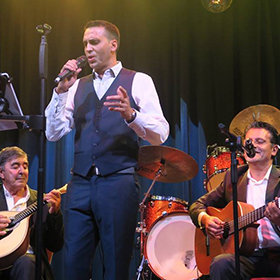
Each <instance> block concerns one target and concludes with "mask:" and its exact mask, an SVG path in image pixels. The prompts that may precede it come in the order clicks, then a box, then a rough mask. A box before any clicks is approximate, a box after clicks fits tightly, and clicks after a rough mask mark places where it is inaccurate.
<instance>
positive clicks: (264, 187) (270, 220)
mask: <svg viewBox="0 0 280 280" xmlns="http://www.w3.org/2000/svg"><path fill="white" fill-rule="evenodd" d="M245 139H246V140H247V139H250V140H251V141H252V144H253V145H254V150H255V155H254V156H253V157H252V156H251V157H248V155H246V154H245V158H246V161H247V163H248V164H246V165H242V166H240V167H238V170H237V177H238V180H237V200H238V203H237V204H238V205H237V206H238V229H239V252H240V258H239V259H240V276H241V279H250V278H251V277H264V276H265V277H275V276H278V277H279V276H280V230H279V229H280V210H279V203H278V199H277V197H279V195H280V170H279V169H277V168H276V166H274V165H273V159H274V158H275V156H276V154H277V152H278V149H279V147H278V144H277V142H278V132H277V130H276V129H275V128H274V127H273V126H272V125H270V124H268V123H266V122H260V121H259V122H254V123H252V124H251V125H250V126H249V128H248V129H247V131H246V133H245ZM279 201H280V200H279ZM189 214H190V216H191V218H192V221H193V223H194V224H195V225H196V227H197V229H196V235H195V254H196V261H197V265H198V269H199V270H200V271H201V272H202V273H203V274H205V275H207V274H209V273H210V279H211V280H217V279H219V280H226V279H236V271H235V255H234V252H235V247H234V223H233V204H232V184H231V172H230V170H228V171H227V172H226V173H225V177H224V180H223V182H222V183H221V184H220V185H219V186H218V187H217V188H216V189H213V190H212V191H211V192H209V193H207V194H205V195H203V196H202V197H201V198H199V199H198V200H197V201H195V202H194V203H193V204H192V205H191V207H190V209H189Z"/></svg>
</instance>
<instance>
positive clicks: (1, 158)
mask: <svg viewBox="0 0 280 280" xmlns="http://www.w3.org/2000/svg"><path fill="white" fill-rule="evenodd" d="M28 165H29V164H28V157H27V154H26V153H25V152H24V151H23V150H21V149H20V148H18V147H7V148H4V149H2V150H1V151H0V178H1V181H2V183H0V279H1V280H6V279H17V280H19V279H20V280H33V279H35V255H34V254H35V247H34V246H35V235H36V232H35V229H34V222H33V220H32V219H30V221H29V219H28V218H26V219H22V220H21V221H20V222H19V223H17V224H15V226H14V227H11V224H12V221H14V220H16V218H14V219H13V218H12V217H21V216H24V214H26V213H27V215H26V216H28V213H32V211H33V212H35V210H36V209H37V204H36V199H37V192H36V191H35V190H32V189H30V188H29V187H28V185H27V182H28V172H29V170H28V168H29V166H28ZM44 202H46V203H48V204H46V205H45V206H44V209H43V216H44V220H43V237H42V243H43V244H42V249H43V252H42V270H41V271H42V279H47V280H52V279H54V276H53V273H52V271H51V267H50V264H49V262H48V257H47V252H46V249H48V250H50V251H52V252H56V251H59V250H60V249H61V248H62V246H63V243H64V227H63V218H62V213H61V211H60V203H61V196H60V192H59V190H52V191H51V192H49V193H48V194H46V195H45V196H44ZM31 204H32V206H31ZM30 206H31V207H30ZM28 208H29V209H28ZM34 209H35V210H34ZM26 210H27V211H26ZM8 211H9V212H8ZM16 214H18V215H16ZM33 217H35V216H33Z"/></svg>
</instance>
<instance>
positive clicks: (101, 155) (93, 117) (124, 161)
mask: <svg viewBox="0 0 280 280" xmlns="http://www.w3.org/2000/svg"><path fill="white" fill-rule="evenodd" d="M135 73H136V72H134V71H131V70H127V69H124V68H122V70H121V71H120V73H119V74H118V76H117V77H116V78H115V80H114V82H113V83H112V84H111V86H110V87H109V89H108V90H107V92H106V94H105V95H104V96H103V97H102V99H101V100H99V99H98V97H97V95H96V92H95V90H94V87H93V80H92V79H93V77H92V75H89V76H86V77H83V78H82V79H81V80H80V82H79V85H78V88H77V92H76V94H75V98H74V104H75V106H74V121H75V127H76V134H75V155H74V166H73V169H72V171H73V172H74V173H76V174H79V175H82V176H86V174H87V173H88V171H89V169H90V167H91V166H92V165H93V164H95V165H96V166H97V167H98V169H99V172H100V173H101V175H108V174H111V173H114V172H117V171H120V170H123V169H125V168H128V167H132V166H136V164H137V156H138V149H139V144H138V136H137V135H136V133H135V132H134V131H133V130H132V129H131V128H129V127H128V126H127V124H126V123H125V121H124V119H123V118H122V117H121V115H120V113H119V112H113V111H109V110H108V108H107V107H105V106H103V103H104V102H105V101H106V96H108V95H116V94H117V88H118V87H119V86H120V85H121V86H122V87H124V88H125V89H126V91H127V94H128V96H129V98H130V104H131V107H132V108H135V109H138V107H137V105H136V104H135V102H134V100H133V98H132V96H131V87H132V81H133V78H134V75H135Z"/></svg>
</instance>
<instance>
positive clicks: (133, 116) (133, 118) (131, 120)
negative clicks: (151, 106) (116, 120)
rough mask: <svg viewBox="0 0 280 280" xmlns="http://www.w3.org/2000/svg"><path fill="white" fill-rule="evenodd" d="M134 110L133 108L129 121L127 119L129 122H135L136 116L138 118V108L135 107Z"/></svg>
mask: <svg viewBox="0 0 280 280" xmlns="http://www.w3.org/2000/svg"><path fill="white" fill-rule="evenodd" d="M132 110H133V112H132V114H131V118H130V120H129V121H126V122H127V123H131V122H133V121H134V120H135V118H136V110H134V109H132Z"/></svg>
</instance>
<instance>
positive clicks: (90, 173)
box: [86, 165, 135, 177]
mask: <svg viewBox="0 0 280 280" xmlns="http://www.w3.org/2000/svg"><path fill="white" fill-rule="evenodd" d="M134 172H135V168H134V167H128V168H126V169H123V170H120V171H118V172H116V173H125V174H133V173H134ZM95 175H100V172H99V170H98V168H97V167H96V166H95V165H93V166H92V167H91V168H90V170H89V171H88V173H87V175H86V177H92V176H95Z"/></svg>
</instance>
